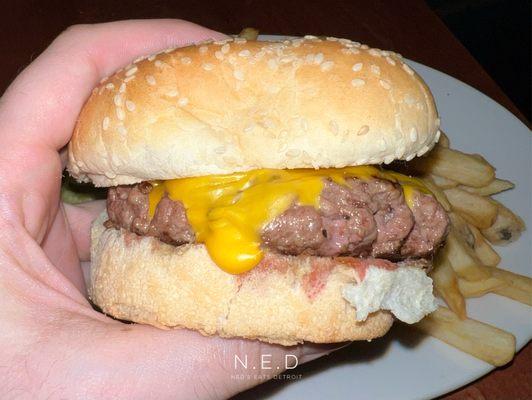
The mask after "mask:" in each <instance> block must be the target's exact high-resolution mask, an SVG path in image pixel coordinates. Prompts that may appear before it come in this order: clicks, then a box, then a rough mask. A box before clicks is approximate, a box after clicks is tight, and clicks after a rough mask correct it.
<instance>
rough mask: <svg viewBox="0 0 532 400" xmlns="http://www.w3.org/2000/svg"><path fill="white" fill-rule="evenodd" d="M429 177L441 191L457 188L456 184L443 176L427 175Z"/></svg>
mask: <svg viewBox="0 0 532 400" xmlns="http://www.w3.org/2000/svg"><path fill="white" fill-rule="evenodd" d="M429 177H430V178H431V179H432V180H433V181H434V183H435V184H436V186H438V187H439V188H441V189H450V188H453V187H456V186H458V182H456V181H453V180H451V179H449V178H445V177H443V176H439V175H434V174H429Z"/></svg>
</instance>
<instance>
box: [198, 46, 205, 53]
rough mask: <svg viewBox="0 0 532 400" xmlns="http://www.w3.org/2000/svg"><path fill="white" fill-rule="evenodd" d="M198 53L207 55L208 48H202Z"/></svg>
mask: <svg viewBox="0 0 532 400" xmlns="http://www.w3.org/2000/svg"><path fill="white" fill-rule="evenodd" d="M198 51H199V53H200V54H205V53H207V46H200V48H199V50H198Z"/></svg>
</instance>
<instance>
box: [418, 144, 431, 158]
mask: <svg viewBox="0 0 532 400" xmlns="http://www.w3.org/2000/svg"><path fill="white" fill-rule="evenodd" d="M429 150H430V147H429V146H427V145H425V146H423V147H422V148H421V149H420V150H419V151H418V152H417V155H418V157H419V156H422V155H423V154H425V153H426V152H427V151H429Z"/></svg>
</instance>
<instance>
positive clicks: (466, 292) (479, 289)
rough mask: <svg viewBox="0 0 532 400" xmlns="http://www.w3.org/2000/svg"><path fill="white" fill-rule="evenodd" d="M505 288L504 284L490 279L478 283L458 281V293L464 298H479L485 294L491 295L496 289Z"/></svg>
mask: <svg viewBox="0 0 532 400" xmlns="http://www.w3.org/2000/svg"><path fill="white" fill-rule="evenodd" d="M503 286H507V285H506V283H504V282H503V281H501V280H500V279H498V278H495V277H493V276H492V277H491V278H488V279H481V280H479V281H474V282H472V281H466V280H465V279H458V287H459V288H460V293H462V295H463V296H464V297H466V298H470V297H481V296H484V295H485V294H487V293H492V292H494V291H495V290H496V289H500V288H502V287H503Z"/></svg>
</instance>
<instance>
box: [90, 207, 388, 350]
mask: <svg viewBox="0 0 532 400" xmlns="http://www.w3.org/2000/svg"><path fill="white" fill-rule="evenodd" d="M106 218H107V215H106V214H105V213H104V214H102V215H101V216H100V217H99V218H98V219H97V220H96V221H95V222H94V224H93V227H92V234H91V236H92V249H91V256H92V270H91V277H90V279H91V282H90V285H89V286H90V287H89V295H90V298H91V300H92V301H93V302H94V303H95V304H96V305H97V306H99V307H100V308H101V309H102V310H103V312H105V313H106V314H109V315H112V316H113V317H116V318H120V319H125V320H129V321H134V322H138V323H144V324H149V325H154V326H157V327H160V328H188V329H194V330H197V331H199V332H201V333H202V334H204V335H219V336H222V337H243V338H247V339H258V340H262V341H265V342H269V343H279V344H282V345H286V346H289V345H294V344H297V343H301V342H303V341H309V342H315V343H334V342H343V341H350V340H370V339H374V338H377V337H380V336H382V335H384V334H385V333H386V332H387V331H388V330H389V329H390V327H391V325H392V322H393V317H392V315H391V314H390V313H389V312H387V311H379V312H376V313H373V314H371V315H370V316H369V317H368V318H367V319H366V320H365V321H364V322H358V321H356V319H355V316H356V311H355V309H354V308H353V307H352V306H351V305H350V304H349V303H348V302H347V301H346V300H345V299H344V298H343V297H342V289H343V287H344V286H345V285H346V284H353V283H354V282H356V280H355V277H356V275H355V274H356V272H355V270H354V268H352V267H349V266H348V265H346V264H345V263H342V262H341V259H332V258H326V257H307V256H305V257H302V256H299V257H293V256H282V255H278V254H273V253H268V254H266V255H265V257H264V259H263V261H262V262H261V263H260V264H259V265H258V266H257V267H256V268H254V269H253V270H251V271H249V272H247V273H245V274H242V275H231V274H228V273H226V272H224V271H222V270H221V269H220V268H218V267H217V266H216V264H214V263H213V261H212V260H211V258H210V257H209V255H208V253H207V250H206V249H205V246H203V245H200V244H194V245H183V246H179V247H175V246H171V245H167V244H164V243H162V242H161V241H159V240H158V239H155V238H152V237H140V236H137V235H135V234H134V233H130V232H127V231H125V230H116V229H112V228H111V229H106V228H105V227H104V226H103V221H105V220H106Z"/></svg>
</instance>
